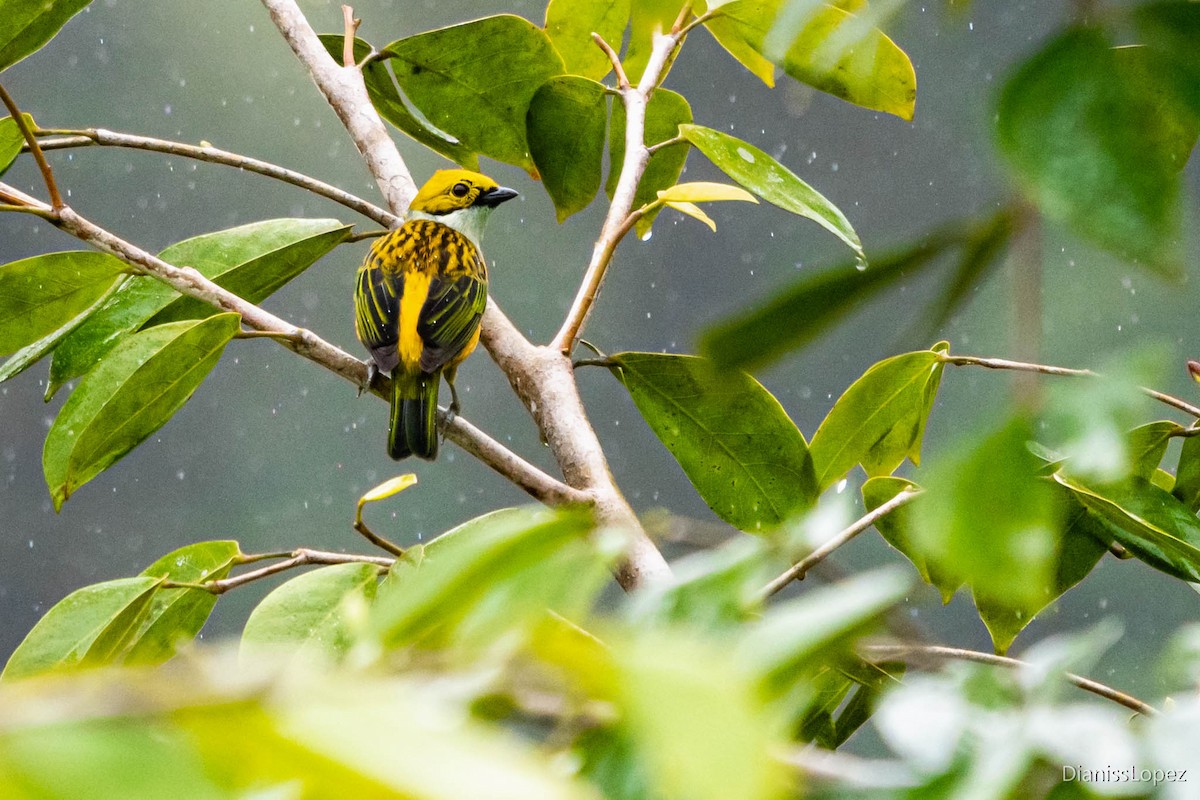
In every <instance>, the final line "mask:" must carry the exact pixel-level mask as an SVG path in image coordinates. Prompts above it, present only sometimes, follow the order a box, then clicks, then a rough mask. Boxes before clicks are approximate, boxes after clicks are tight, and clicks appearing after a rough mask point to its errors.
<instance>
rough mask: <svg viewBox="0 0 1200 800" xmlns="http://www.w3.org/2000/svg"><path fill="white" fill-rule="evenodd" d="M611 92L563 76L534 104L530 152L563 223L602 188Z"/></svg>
mask: <svg viewBox="0 0 1200 800" xmlns="http://www.w3.org/2000/svg"><path fill="white" fill-rule="evenodd" d="M607 121H608V93H607V90H606V89H605V88H604V86H602V85H601V84H599V83H597V82H596V81H593V80H590V79H588V78H580V77H579V76H577V75H562V76H560V77H557V78H551V79H550V80H548V81H546V83H544V84H542V86H541V88H540V89H538V90H537V93H536V94H535V95H534V96H533V99H532V100H531V101H530V103H529V117H528V136H529V152H530V153H531V154H532V156H533V163H534V164H535V165H536V166H537V171H538V173H539V174H540V175H541V176H542V182H543V184H544V185H545V187H546V192H547V193H549V195H550V199H551V200H553V201H554V208H555V210H556V211H557V212H558V221H559V222H562V221H563V220H565V219H566V218H567V217H569V216H571V215H572V214H574V213H575V212H577V211H582V210H583V209H584V208H586V207H587V205H588V203H590V202H592V198H593V197H595V196H596V192H597V191H598V190H599V189H600V172H601V167H602V164H603V161H604V126H605V124H606V123H607Z"/></svg>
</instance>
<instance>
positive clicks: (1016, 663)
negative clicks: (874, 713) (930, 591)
mask: <svg viewBox="0 0 1200 800" xmlns="http://www.w3.org/2000/svg"><path fill="white" fill-rule="evenodd" d="M862 649H863V653H864V655H865V656H867V657H868V658H870V659H872V660H874V661H891V660H895V659H902V660H906V661H908V660H911V661H920V660H922V659H932V660H935V661H946V660H957V661H975V662H977V663H980V664H992V665H995V666H1000V667H1010V668H1013V669H1032V668H1033V665H1032V664H1030V663H1029V662H1028V661H1021V660H1020V659H1016V658H1009V657H1007V656H997V655H993V654H991V653H981V652H979V651H978V650H963V649H961V648H958V647H942V646H941V645H907V644H900V645H867V646H865V647H863V648H862ZM1064 674H1065V676H1066V678H1067V680H1068V681H1070V682H1071V683H1072V684H1074V685H1075V686H1078V687H1079V688H1080V689H1083V690H1084V691H1085V692H1091V693H1092V694H1094V695H1097V696H1098V697H1103V698H1104V699H1106V700H1111V701H1113V702H1114V703H1118V704H1120V705H1122V706H1124V707H1125V708H1128V709H1129V710H1131V711H1135V712H1137V713H1138V714H1142V715H1143V716H1147V717H1153V716H1156V715H1157V714H1158V709H1156V708H1155V707H1154V706H1152V705H1150V704H1149V703H1146V702H1144V701H1142V700H1139V699H1137V698H1136V697H1133V696H1132V695H1128V694H1126V693H1125V692H1121V691H1118V690H1116V689H1114V688H1112V687H1111V686H1107V685H1105V684H1103V683H1100V682H1098V681H1094V680H1092V679H1090V678H1084V677H1081V676H1079V675H1076V674H1075V673H1073V672H1067V673H1064Z"/></svg>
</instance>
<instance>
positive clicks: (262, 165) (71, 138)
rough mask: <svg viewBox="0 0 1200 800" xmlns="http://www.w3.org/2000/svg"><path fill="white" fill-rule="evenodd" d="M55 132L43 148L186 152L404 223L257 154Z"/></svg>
mask: <svg viewBox="0 0 1200 800" xmlns="http://www.w3.org/2000/svg"><path fill="white" fill-rule="evenodd" d="M54 134H56V135H61V136H62V137H63V138H56V139H44V140H42V141H41V142H40V145H41V147H42V149H43V150H62V149H66V148H72V147H89V146H94V145H100V146H103V147H126V148H129V149H132V150H148V151H151V152H155V153H166V154H168V155H173V156H182V157H183V158H191V159H195V160H196V161H204V162H207V163H209V164H224V165H225V166H227V167H236V168H237V169H240V170H245V171H246V172H254V173H257V174H259V175H265V176H266V177H268V178H274V179H276V180H279V181H283V182H284V183H290V184H292V185H293V186H298V187H300V188H301V189H307V190H308V191H310V192H312V193H313V194H317V195H320V196H321V197H325V198H328V199H330V200H332V201H334V202H335V203H340V204H341V205H343V206H345V207H346V208H349V209H350V210H352V211H356V212H357V213H359V214H362V215H363V216H364V217H367V218H368V219H372V220H374V221H375V222H378V223H379V224H380V225H384V226H386V227H388V228H394V227H396V226H397V225H398V224H400V218H399V217H398V216H396V215H395V214H392V213H391V212H388V211H385V210H384V209H382V208H380V207H379V206H377V205H374V204H373V203H368V202H367V201H366V200H363V199H362V198H361V197H355V196H354V195H352V194H350V193H349V192H345V191H342V190H341V189H339V188H337V187H336V186H331V185H330V184H328V183H325V182H323V181H319V180H317V179H316V178H312V177H309V176H308V175H305V174H303V173H301V172H296V171H294V170H290V169H286V168H284V167H280V166H277V165H275V164H271V163H268V162H266V161H260V160H258V159H256V158H250V157H248V156H243V155H239V154H238V153H231V152H229V151H228V150H222V149H220V148H219V147H212V146H204V145H202V146H196V145H191V144H184V143H183V142H172V141H169V140H167V139H155V138H153V137H150V136H138V135H135V134H131V133H118V132H116V131H109V130H104V129H103V128H90V129H87V130H55V131H54Z"/></svg>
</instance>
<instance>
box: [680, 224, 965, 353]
mask: <svg viewBox="0 0 1200 800" xmlns="http://www.w3.org/2000/svg"><path fill="white" fill-rule="evenodd" d="M953 244H954V240H953V239H951V238H949V237H945V236H935V237H932V238H931V239H929V240H928V241H926V242H923V243H921V244H918V245H916V246H915V247H912V248H909V249H907V250H903V251H901V252H898V253H895V254H893V255H888V256H876V257H874V258H872V259H871V266H870V267H868V268H866V269H863V268H862V263H861V262H858V261H852V262H850V263H848V264H843V265H841V266H839V267H835V268H833V269H829V270H825V271H823V272H821V273H819V274H817V275H814V276H809V275H806V276H805V277H803V278H801V279H800V280H799V281H797V282H796V283H795V284H793V285H792V286H791V287H790V288H786V289H784V290H782V291H780V292H777V293H775V294H774V295H773V296H772V297H771V298H770V299H769V300H767V301H766V302H765V303H763V304H762V305H760V306H759V307H757V308H755V309H752V310H750V311H748V312H743V313H741V314H738V315H737V316H735V317H732V318H730V319H728V320H725V321H724V322H720V323H718V324H717V325H715V326H713V327H712V328H710V329H709V330H708V331H707V332H706V333H705V334H704V336H703V338H702V339H701V341H700V352H701V353H703V354H704V355H706V356H708V357H709V358H711V359H712V360H713V361H715V362H716V363H717V364H718V365H720V366H721V367H722V368H734V367H736V368H739V369H746V370H753V369H759V368H761V367H765V366H767V365H768V364H771V363H773V362H775V361H777V360H778V359H780V358H782V357H783V356H785V355H787V354H788V353H790V352H791V351H793V350H798V349H800V348H801V347H804V346H805V345H807V344H808V343H809V342H811V341H813V340H814V339H816V338H817V337H818V336H820V335H821V334H822V333H824V332H825V331H826V330H828V329H829V328H831V327H832V326H833V325H835V324H836V323H837V322H839V321H840V320H841V319H842V318H843V317H845V316H846V315H847V314H849V313H850V312H851V311H852V310H854V309H856V308H859V307H861V305H862V303H863V301H864V300H865V299H866V298H868V297H870V296H872V295H874V294H876V293H877V292H879V291H881V290H883V289H884V288H886V287H887V286H889V285H891V284H892V283H895V282H896V281H897V280H900V279H901V278H905V277H910V276H912V275H914V274H916V273H917V272H918V271H919V270H921V269H923V268H924V267H926V266H927V265H929V264H930V263H931V262H932V261H933V260H934V258H935V257H937V256H938V255H939V254H940V253H942V252H943V251H945V250H946V249H947V248H949V247H950V246H952V245H953Z"/></svg>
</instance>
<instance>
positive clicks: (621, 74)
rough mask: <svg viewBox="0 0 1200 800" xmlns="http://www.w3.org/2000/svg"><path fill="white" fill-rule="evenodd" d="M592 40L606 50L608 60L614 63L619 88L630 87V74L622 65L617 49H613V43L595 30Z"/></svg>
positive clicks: (622, 89)
mask: <svg viewBox="0 0 1200 800" xmlns="http://www.w3.org/2000/svg"><path fill="white" fill-rule="evenodd" d="M592 41H593V42H595V43H596V46H597V47H599V48H600V49H601V50H603V51H604V55H606V56H608V60H609V62H610V63H611V64H612V68H613V73H614V74H615V75H616V76H617V88H618V89H620V90H621V91H624V90H625V89H628V88H629V76H627V75H626V74H625V67H623V66H622V65H621V57H620V56H618V55H617V51H616V50H613V48H612V45H610V44H609V43H608V42H606V41H604V37H603V36H601V35H600V34H598V33H596V32H595V31H592Z"/></svg>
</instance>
